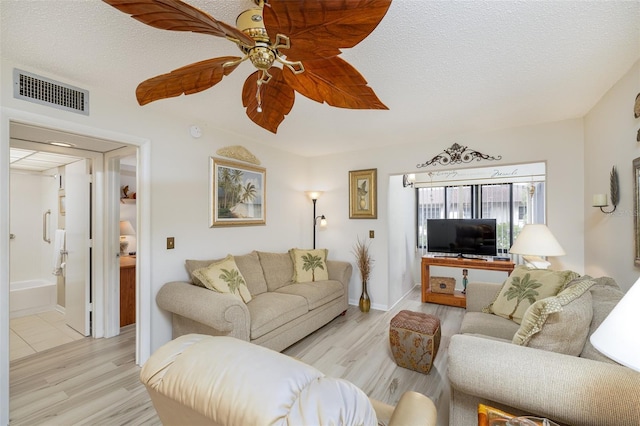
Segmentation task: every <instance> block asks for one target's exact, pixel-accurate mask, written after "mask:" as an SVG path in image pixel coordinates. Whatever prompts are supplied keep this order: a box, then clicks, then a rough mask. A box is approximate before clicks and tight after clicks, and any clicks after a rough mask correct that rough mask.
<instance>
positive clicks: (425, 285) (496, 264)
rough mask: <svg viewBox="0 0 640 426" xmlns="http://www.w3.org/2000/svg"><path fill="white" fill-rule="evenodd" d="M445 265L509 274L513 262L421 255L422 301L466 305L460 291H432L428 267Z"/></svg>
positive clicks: (464, 306) (462, 306)
mask: <svg viewBox="0 0 640 426" xmlns="http://www.w3.org/2000/svg"><path fill="white" fill-rule="evenodd" d="M430 266H446V267H449V268H467V269H483V270H486V271H503V272H506V273H507V274H510V273H511V272H512V271H513V268H514V267H515V264H514V263H513V262H511V261H509V260H481V259H465V258H459V257H433V256H422V266H421V271H422V273H421V275H422V303H424V302H429V303H438V304H440V305H449V306H458V307H460V308H466V307H467V297H466V296H465V295H464V294H463V293H462V292H461V291H457V290H456V291H455V292H454V293H453V294H444V293H432V292H431V286H430V285H429V278H430V274H429V267H430Z"/></svg>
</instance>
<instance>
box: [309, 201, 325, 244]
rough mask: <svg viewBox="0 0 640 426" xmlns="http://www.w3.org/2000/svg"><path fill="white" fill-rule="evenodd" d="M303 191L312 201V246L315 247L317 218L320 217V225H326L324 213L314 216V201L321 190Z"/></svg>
mask: <svg viewBox="0 0 640 426" xmlns="http://www.w3.org/2000/svg"><path fill="white" fill-rule="evenodd" d="M305 193H306V194H307V195H308V196H309V198H311V201H313V248H314V249H315V248H316V225H317V224H318V219H320V226H321V227H325V226H327V218H326V217H325V216H324V215H319V216H316V201H318V198H320V196H321V195H322V191H305Z"/></svg>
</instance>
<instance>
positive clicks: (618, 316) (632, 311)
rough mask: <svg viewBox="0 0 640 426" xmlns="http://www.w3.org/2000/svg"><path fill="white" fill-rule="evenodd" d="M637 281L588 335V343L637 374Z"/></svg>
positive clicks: (639, 340) (639, 337) (639, 318)
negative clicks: (589, 341) (589, 335)
mask: <svg viewBox="0 0 640 426" xmlns="http://www.w3.org/2000/svg"><path fill="white" fill-rule="evenodd" d="M639 306H640V279H638V281H636V282H635V284H634V285H633V286H632V287H631V288H630V289H629V291H627V293H626V294H625V295H624V297H623V298H622V300H620V302H618V304H617V305H616V306H615V307H614V308H613V310H612V311H611V312H610V313H609V315H608V316H607V317H606V318H605V319H604V321H602V324H600V327H598V329H597V330H596V331H595V332H594V333H593V334H592V335H591V337H590V340H591V344H592V345H593V346H594V347H595V348H596V349H597V350H599V351H600V352H602V353H603V354H604V355H606V356H608V357H609V358H611V359H612V360H614V361H616V362H619V363H620V364H622V365H624V366H627V367H629V368H632V369H634V370H636V371H640V333H638V324H639V323H640V309H638V307H639Z"/></svg>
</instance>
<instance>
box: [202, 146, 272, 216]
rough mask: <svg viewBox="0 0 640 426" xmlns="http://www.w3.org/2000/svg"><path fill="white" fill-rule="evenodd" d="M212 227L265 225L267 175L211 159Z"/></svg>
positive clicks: (244, 166)
mask: <svg viewBox="0 0 640 426" xmlns="http://www.w3.org/2000/svg"><path fill="white" fill-rule="evenodd" d="M209 169H210V183H211V194H210V201H209V211H210V214H209V216H210V224H209V226H210V227H214V226H247V225H264V224H266V223H267V220H266V211H267V210H266V185H267V171H266V170H265V169H263V168H262V167H256V166H251V165H246V164H242V163H237V162H234V161H227V160H222V159H220V158H214V157H211V159H210V166H209Z"/></svg>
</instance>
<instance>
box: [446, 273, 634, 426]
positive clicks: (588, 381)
mask: <svg viewBox="0 0 640 426" xmlns="http://www.w3.org/2000/svg"><path fill="white" fill-rule="evenodd" d="M588 278H590V277H582V278H581V279H588ZM594 281H595V284H593V285H592V286H591V287H590V288H589V290H587V292H588V293H589V294H585V297H586V298H587V300H588V301H590V302H589V303H590V304H591V307H592V309H593V311H592V319H591V322H590V324H589V326H588V330H585V334H586V335H587V337H586V339H585V340H584V343H583V347H582V349H581V350H578V351H579V356H572V355H567V354H563V353H557V352H552V351H549V350H544V349H537V348H533V347H528V346H520V345H516V344H514V343H512V339H513V338H514V335H515V334H516V332H517V331H518V329H519V325H518V324H516V323H514V322H513V321H510V320H509V319H505V318H502V317H499V316H497V315H493V314H488V313H483V312H482V309H483V308H484V307H486V306H487V305H489V304H490V303H491V302H492V301H493V300H494V299H495V298H496V294H497V293H498V291H499V290H500V288H501V285H500V284H494V283H476V282H474V283H469V285H468V287H467V312H466V314H465V316H464V318H463V322H462V327H461V330H460V333H461V334H457V335H454V336H453V337H452V339H451V341H450V344H449V363H448V375H449V381H450V385H451V399H450V413H449V416H450V424H452V425H474V424H476V421H477V408H478V404H479V403H483V404H488V405H490V406H493V407H496V408H499V409H502V410H504V411H507V412H509V413H513V414H520V415H523V414H534V415H538V416H543V417H547V418H550V419H552V420H555V421H556V422H558V423H561V424H567V425H575V426H578V425H580V426H582V425H584V426H589V425H593V426H607V425H610V426H620V425H640V403H638V395H640V373H638V372H635V371H633V370H631V369H629V368H627V367H623V366H621V365H619V364H617V363H615V362H613V361H612V360H610V359H609V358H606V357H605V356H604V355H602V354H600V353H599V352H598V351H597V350H596V349H595V348H593V346H592V345H591V343H590V342H589V339H588V336H590V335H591V334H592V333H593V332H594V331H595V330H596V329H597V328H598V326H599V325H600V323H601V322H602V321H603V320H604V318H606V316H607V315H608V314H609V312H610V311H611V309H612V308H613V307H614V306H615V305H616V303H617V302H618V301H619V300H620V299H621V298H622V296H623V293H622V291H621V290H620V288H619V286H618V285H617V284H616V283H615V281H614V280H612V279H611V278H607V277H603V278H598V279H595V280H594ZM583 302H584V300H583ZM565 310H566V311H570V309H567V307H566V306H565ZM561 318H562V317H560V316H559V314H551V315H550V316H549V319H548V320H547V321H551V322H552V327H561V326H562V325H561V324H560V323H557V324H555V325H553V321H556V320H558V319H561ZM567 320H568V322H577V321H576V320H574V319H572V318H571V316H569V317H568V318H565V321H567ZM631 329H632V330H637V325H635V326H634V327H633V328H631ZM542 330H543V331H544V328H543V329H542ZM568 330H572V331H570V332H569V333H567V334H568V335H567V336H566V340H567V341H570V340H571V339H572V338H573V337H574V336H576V335H577V334H578V333H579V332H580V330H577V329H575V327H574V328H572V326H571V325H570V324H569V327H568ZM540 334H542V332H541V333H540ZM560 345H561V346H563V347H566V346H567V342H560Z"/></svg>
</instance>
